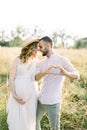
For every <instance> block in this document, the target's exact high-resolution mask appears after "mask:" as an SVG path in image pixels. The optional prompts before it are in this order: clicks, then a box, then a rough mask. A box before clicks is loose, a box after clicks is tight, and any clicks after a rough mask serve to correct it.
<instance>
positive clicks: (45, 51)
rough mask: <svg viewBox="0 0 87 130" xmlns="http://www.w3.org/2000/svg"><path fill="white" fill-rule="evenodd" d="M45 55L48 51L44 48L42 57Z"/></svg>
mask: <svg viewBox="0 0 87 130" xmlns="http://www.w3.org/2000/svg"><path fill="white" fill-rule="evenodd" d="M47 54H48V49H46V48H45V49H44V51H43V53H42V56H47Z"/></svg>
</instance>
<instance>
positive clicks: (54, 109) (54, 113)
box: [46, 104, 60, 130]
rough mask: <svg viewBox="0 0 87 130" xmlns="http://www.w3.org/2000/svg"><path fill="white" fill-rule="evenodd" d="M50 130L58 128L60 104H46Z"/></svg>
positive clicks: (57, 129) (58, 129)
mask: <svg viewBox="0 0 87 130" xmlns="http://www.w3.org/2000/svg"><path fill="white" fill-rule="evenodd" d="M46 111H47V114H48V118H49V121H50V126H51V130H60V104H54V105H47V109H46Z"/></svg>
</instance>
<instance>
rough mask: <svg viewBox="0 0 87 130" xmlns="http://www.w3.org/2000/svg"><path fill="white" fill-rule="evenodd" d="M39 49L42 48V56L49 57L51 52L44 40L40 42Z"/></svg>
mask: <svg viewBox="0 0 87 130" xmlns="http://www.w3.org/2000/svg"><path fill="white" fill-rule="evenodd" d="M39 48H40V52H41V53H42V56H47V54H48V52H49V50H48V48H47V46H46V43H45V42H44V41H43V40H41V41H40V42H39Z"/></svg>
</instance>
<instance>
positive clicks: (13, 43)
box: [9, 37, 22, 47]
mask: <svg viewBox="0 0 87 130" xmlns="http://www.w3.org/2000/svg"><path fill="white" fill-rule="evenodd" d="M21 45H22V39H21V38H20V37H15V38H14V39H13V40H11V41H9V46H10V47H12V46H21Z"/></svg>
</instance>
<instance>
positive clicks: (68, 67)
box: [62, 57, 78, 73]
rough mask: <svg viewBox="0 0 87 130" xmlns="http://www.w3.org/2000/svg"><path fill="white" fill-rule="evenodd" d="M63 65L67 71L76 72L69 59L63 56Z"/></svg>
mask: <svg viewBox="0 0 87 130" xmlns="http://www.w3.org/2000/svg"><path fill="white" fill-rule="evenodd" d="M62 63H63V67H64V68H65V69H66V70H67V71H68V72H76V73H78V71H77V69H76V68H75V67H74V66H73V65H72V63H71V62H70V60H69V59H68V58H66V57H64V58H63V62H62Z"/></svg>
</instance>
